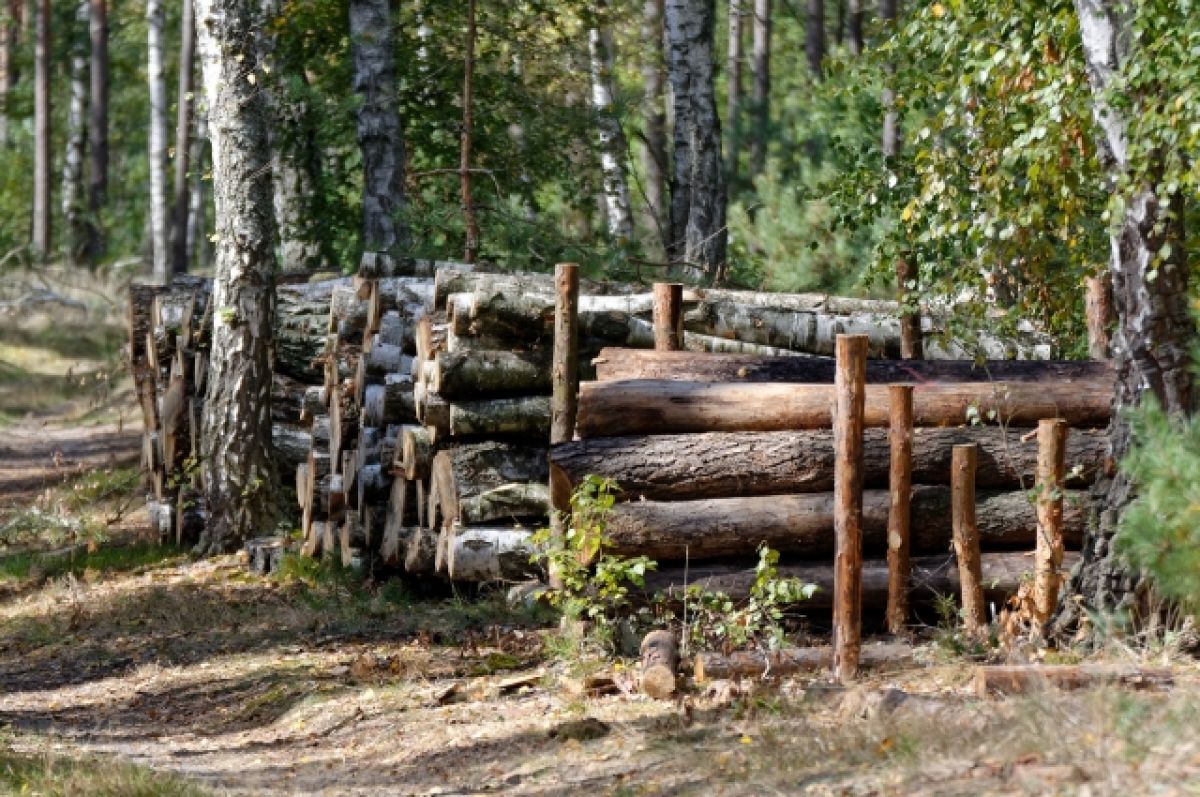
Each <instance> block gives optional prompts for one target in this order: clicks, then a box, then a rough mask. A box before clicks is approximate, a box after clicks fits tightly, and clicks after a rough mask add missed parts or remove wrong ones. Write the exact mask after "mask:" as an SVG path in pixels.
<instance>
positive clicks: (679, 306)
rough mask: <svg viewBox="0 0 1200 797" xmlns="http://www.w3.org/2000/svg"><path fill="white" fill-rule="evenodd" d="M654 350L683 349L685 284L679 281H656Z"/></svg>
mask: <svg viewBox="0 0 1200 797" xmlns="http://www.w3.org/2000/svg"><path fill="white" fill-rule="evenodd" d="M653 320H654V350H655V351H680V350H681V349H683V286H682V285H681V284H679V283H678V282H656V283H654V310H653Z"/></svg>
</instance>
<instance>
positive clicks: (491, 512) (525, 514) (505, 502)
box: [458, 482, 550, 525]
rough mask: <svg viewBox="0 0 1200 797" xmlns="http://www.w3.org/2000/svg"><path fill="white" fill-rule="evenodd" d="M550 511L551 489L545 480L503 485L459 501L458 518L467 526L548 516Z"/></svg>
mask: <svg viewBox="0 0 1200 797" xmlns="http://www.w3.org/2000/svg"><path fill="white" fill-rule="evenodd" d="M549 511H550V488H549V487H548V486H547V485H546V483H545V482H528V483H524V484H521V483H512V484H503V485H501V486H499V487H495V488H493V489H490V490H484V491H483V492H481V493H479V494H478V495H472V496H470V497H462V498H460V499H459V502H458V519H459V521H460V522H462V523H463V524H466V525H475V524H482V523H487V522H489V521H496V520H518V519H522V518H544V517H546V516H547V515H548V514H549Z"/></svg>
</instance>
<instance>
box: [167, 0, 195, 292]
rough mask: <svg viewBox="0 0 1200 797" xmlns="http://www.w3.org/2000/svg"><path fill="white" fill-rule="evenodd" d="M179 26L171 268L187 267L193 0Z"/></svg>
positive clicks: (187, 3)
mask: <svg viewBox="0 0 1200 797" xmlns="http://www.w3.org/2000/svg"><path fill="white" fill-rule="evenodd" d="M182 16H183V19H182V22H181V23H180V26H179V28H180V30H179V94H178V97H177V99H176V114H175V185H174V188H175V202H174V205H175V212H174V214H173V221H172V223H171V238H172V240H171V271H172V272H174V273H175V274H186V273H187V270H188V251H189V250H188V210H189V203H190V200H191V185H190V184H189V182H188V161H189V160H190V156H191V149H192V147H191V135H192V109H193V107H194V106H195V98H194V97H193V96H192V95H193V91H192V89H193V80H194V75H195V71H196V64H195V61H196V14H195V9H194V8H193V3H192V0H183V14H182Z"/></svg>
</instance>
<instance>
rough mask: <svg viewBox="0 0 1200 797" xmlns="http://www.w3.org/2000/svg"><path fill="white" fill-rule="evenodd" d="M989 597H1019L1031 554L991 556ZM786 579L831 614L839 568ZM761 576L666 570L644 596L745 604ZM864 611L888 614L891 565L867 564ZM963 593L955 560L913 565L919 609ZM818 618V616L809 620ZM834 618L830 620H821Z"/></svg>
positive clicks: (811, 567) (785, 574) (726, 567)
mask: <svg viewBox="0 0 1200 797" xmlns="http://www.w3.org/2000/svg"><path fill="white" fill-rule="evenodd" d="M1078 560H1079V555H1078V554H1075V553H1069V554H1067V565H1068V566H1070V565H1072V564H1074V563H1075V562H1076V561H1078ZM981 566H982V571H983V584H984V596H985V597H986V599H987V600H989V601H993V602H995V603H996V605H997V606H999V605H1001V604H1003V603H1004V601H1005V600H1006V599H1007V598H1009V597H1011V596H1012V595H1015V594H1016V592H1017V589H1018V588H1019V587H1020V585H1021V582H1022V581H1023V580H1025V579H1028V578H1029V575H1030V573H1031V572H1032V569H1033V561H1032V559H1031V558H1030V556H1029V555H1028V554H1025V553H1015V552H1007V553H985V554H983V556H982V557H981ZM778 575H779V577H780V578H796V579H799V580H800V581H802V582H804V583H806V584H814V585H816V586H817V591H816V592H815V593H814V594H813V595H812V597H810V598H809V599H808V600H806V601H804V602H803V603H801V604H799V608H800V609H802V610H803V611H804V612H805V613H806V614H808V613H810V612H822V613H824V612H827V611H828V610H829V609H830V608H831V606H832V598H833V567H832V566H830V565H829V564H816V563H806V564H783V565H780V566H779V572H778ZM755 577H756V570H755V567H754V565H752V564H744V565H730V564H713V565H707V566H698V565H689V566H688V567H686V568H685V567H684V566H683V565H682V564H680V565H677V566H671V567H660V568H659V569H657V570H652V571H650V572H648V573H647V574H646V580H645V585H644V586H643V588H642V594H643V595H645V596H647V597H651V596H654V595H656V594H661V595H663V596H665V597H667V598H671V599H678V598H680V597H682V596H683V594H684V592H685V591H686V589H687V588H688V587H691V588H693V589H699V590H702V591H707V592H720V593H724V594H726V595H728V596H729V597H730V598H731V599H733V600H744V599H745V598H746V597H747V596H748V595H749V594H750V588H751V586H753V584H754V580H755ZM862 577H863V580H862V588H863V592H862V599H863V608H864V609H872V610H879V611H882V610H883V609H884V608H885V607H886V606H887V580H888V578H887V562H886V561H884V560H883V559H867V560H864V561H863V571H862ZM958 593H959V583H958V567H957V566H956V565H955V563H954V557H953V555H949V554H940V555H937V556H916V557H913V560H912V589H911V594H910V598H911V600H912V601H913V603H914V604H918V603H920V604H928V603H930V602H931V601H933V600H934V598H937V597H940V596H956V595H958ZM809 616H812V617H815V616H816V615H815V614H809ZM825 617H828V614H824V615H823V616H822V618H821V619H824V618H825Z"/></svg>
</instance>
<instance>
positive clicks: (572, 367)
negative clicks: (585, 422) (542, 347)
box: [550, 263, 579, 443]
mask: <svg viewBox="0 0 1200 797" xmlns="http://www.w3.org/2000/svg"><path fill="white" fill-rule="evenodd" d="M554 287H555V310H554V353H553V356H552V369H553V370H552V376H551V379H552V400H551V407H550V442H551V443H563V442H566V441H567V440H570V439H571V438H573V437H574V436H575V418H576V412H577V407H578V398H577V395H578V391H579V266H578V265H576V264H575V263H559V264H558V265H557V266H555V271H554Z"/></svg>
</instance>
